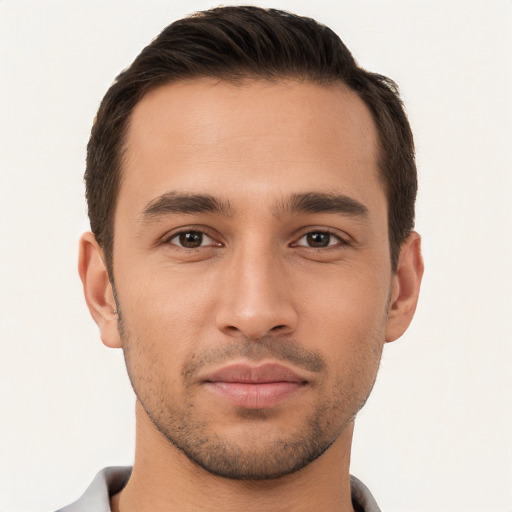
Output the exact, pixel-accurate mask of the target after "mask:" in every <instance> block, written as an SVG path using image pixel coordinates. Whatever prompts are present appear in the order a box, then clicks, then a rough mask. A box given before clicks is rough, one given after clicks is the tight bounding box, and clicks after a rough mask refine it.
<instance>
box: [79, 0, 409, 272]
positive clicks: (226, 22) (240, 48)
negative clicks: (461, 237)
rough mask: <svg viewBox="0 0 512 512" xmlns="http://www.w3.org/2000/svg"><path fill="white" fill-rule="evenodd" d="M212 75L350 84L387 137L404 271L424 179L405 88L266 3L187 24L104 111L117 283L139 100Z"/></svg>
mask: <svg viewBox="0 0 512 512" xmlns="http://www.w3.org/2000/svg"><path fill="white" fill-rule="evenodd" d="M202 77H210V78H214V79H220V80H224V81H228V82H231V83H239V82H240V81H242V80H244V79H248V78H249V79H251V78H259V79H264V80H268V81H279V80H283V79H294V80H299V81H306V82H310V83H314V84H319V85H328V84H334V83H338V84H344V85H346V86H347V87H348V88H349V89H351V90H352V91H354V92H355V93H356V94H357V95H358V96H359V97H360V98H361V100H362V101H363V102H364V103H365V105H366V106H367V108H368V110H369V111H370V112H371V114H372V117H373V121H374V123H375V126H376V129H377V133H378V145H379V154H378V166H379V178H380V179H381V182H382V186H383V188H384V190H385V193H386V198H387V201H388V228H389V231H388V232H389V249H390V255H391V266H392V269H393V270H395V269H396V265H397V262H398V255H399V252H400V247H401V245H402V243H403V242H404V241H405V239H406V238H407V236H408V235H409V233H410V232H411V230H412V228H413V226H414V203H415V199H416V191H417V174H416V165H415V160H414V143H413V137H412V133H411V129H410V126H409V123H408V120H407V117H406V114H405V112H404V109H403V105H402V102H401V100H400V97H399V95H398V88H397V86H396V84H395V83H394V82H393V81H392V80H390V79H389V78H386V77H385V76H382V75H379V74H376V73H371V72H369V71H366V70H364V69H362V68H361V67H359V66H358V65H357V63H356V61H355V60H354V58H353V57H352V54H351V53H350V51H349V50H348V48H347V47H346V46H345V45H344V43H343V42H342V41H341V39H340V38H339V37H338V36H337V35H336V34H335V33H334V32H333V31H332V30H331V29H329V28H328V27H326V26H323V25H321V24H319V23H317V22H316V21H315V20H312V19H310V18H305V17H300V16H296V15H294V14H291V13H287V12H283V11H278V10H266V9H261V8H257V7H249V6H246V7H222V8H216V9H211V10H209V11H205V12H199V13H197V14H195V15H193V16H190V17H188V18H185V19H182V20H178V21H176V22H174V23H172V24H171V25H169V26H168V27H167V28H166V29H164V30H163V31H162V33H161V34H160V35H159V36H158V37H157V38H156V39H155V40H154V41H153V42H152V43H151V44H150V45H149V46H147V47H146V48H145V49H144V50H143V51H142V52H141V53H140V55H139V56H138V57H137V58H136V59H135V61H134V62H133V63H132V65H131V66H130V67H129V68H127V69H126V70H124V71H123V72H122V73H121V74H120V75H119V76H118V77H117V79H116V81H115V83H114V84H113V85H112V87H111V88H110V89H109V90H108V92H107V93H106V95H105V97H104V98H103V101H102V103H101V106H100V108H99V111H98V114H97V117H96V120H95V123H94V126H93V129H92V133H91V138H90V140H89V145H88V152H87V168H86V172H85V182H86V197H87V202H88V212H89V218H90V222H91V229H92V232H93V233H94V235H95V237H96V240H97V241H98V243H99V244H100V245H101V246H102V248H103V250H104V253H105V258H106V261H107V265H108V268H109V271H110V273H111V277H112V266H113V260H112V253H113V245H114V240H115V233H114V217H115V211H116V204H117V195H118V192H119V187H120V183H121V180H122V163H123V155H124V150H125V141H126V131H127V128H128V125H129V122H130V117H131V113H132V111H133V109H134V108H135V106H136V105H137V103H138V102H139V101H140V100H141V99H142V98H143V97H144V96H145V95H146V94H147V93H148V92H149V91H151V90H152V89H155V88H156V87H158V86H161V85H163V84H166V83H172V82H178V81H182V80H190V79H193V78H202Z"/></svg>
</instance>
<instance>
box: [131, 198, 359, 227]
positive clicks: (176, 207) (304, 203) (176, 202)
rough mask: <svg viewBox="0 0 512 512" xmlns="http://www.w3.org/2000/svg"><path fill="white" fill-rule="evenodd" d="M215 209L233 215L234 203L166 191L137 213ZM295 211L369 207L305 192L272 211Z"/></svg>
mask: <svg viewBox="0 0 512 512" xmlns="http://www.w3.org/2000/svg"><path fill="white" fill-rule="evenodd" d="M192 213H215V214H219V215H224V216H232V215H233V213H234V210H233V207H232V206H231V204H230V203H229V201H227V200H223V199H219V198H217V197H214V196H212V195H209V194H186V193H178V192H167V193H166V194H162V195H161V196H159V197H157V198H155V199H153V200H152V201H150V202H149V203H148V204H147V205H146V207H145V208H144V209H143V210H142V212H141V213H140V216H139V217H140V220H141V222H142V223H147V222H151V221H153V220H158V219H159V218H160V217H163V216H165V215H169V214H192ZM294 213H336V214H341V215H347V216H350V217H361V218H366V217H368V208H367V207H366V206H364V205H363V204H362V203H360V202H359V201H357V200H356V199H353V198H351V197H349V196H346V195H343V194H329V193H322V192H306V193H302V194H292V195H291V196H290V197H289V198H286V199H283V200H282V201H280V202H278V204H277V205H276V207H275V208H274V209H273V214H274V215H275V216H276V217H279V216H281V215H283V214H294Z"/></svg>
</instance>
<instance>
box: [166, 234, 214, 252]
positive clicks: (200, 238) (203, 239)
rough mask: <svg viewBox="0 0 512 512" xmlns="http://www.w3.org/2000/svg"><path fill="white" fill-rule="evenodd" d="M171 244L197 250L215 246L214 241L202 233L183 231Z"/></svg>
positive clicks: (171, 240)
mask: <svg viewBox="0 0 512 512" xmlns="http://www.w3.org/2000/svg"><path fill="white" fill-rule="evenodd" d="M169 242H170V243H172V244H174V245H177V246H178V247H183V248H184V249H197V248H199V247H203V246H205V245H214V241H213V240H212V239H211V238H210V237H209V236H208V235H206V234H205V233H202V232H201V231H183V232H182V233H178V234H176V235H174V236H173V237H172V238H171V239H169Z"/></svg>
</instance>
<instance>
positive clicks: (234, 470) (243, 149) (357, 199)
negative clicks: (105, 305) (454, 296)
mask: <svg viewBox="0 0 512 512" xmlns="http://www.w3.org/2000/svg"><path fill="white" fill-rule="evenodd" d="M126 150H127V151H126V155H125V159H124V163H123V170H122V174H123V177H122V183H121V188H120V192H119V197H118V205H117V209H116V215H115V228H114V232H115V243H114V252H113V268H114V280H115V285H116V292H117V299H118V308H119V312H120V315H121V317H120V327H121V329H120V331H121V338H122V344H123V349H124V351H125V357H126V362H127V367H128V373H129V375H130V378H131V381H132V384H133V386H134V389H135V392H136V394H137V396H138V399H139V400H140V402H141V403H142V405H143V407H144V409H145V411H146V412H147V414H148V415H149V417H150V418H151V420H152V421H153V423H154V424H155V425H156V426H157V427H158V429H159V430H160V431H161V432H162V433H163V434H164V435H165V436H166V437H167V439H168V440H169V441H171V442H172V443H173V444H174V445H175V446H177V447H178V448H179V449H181V450H182V451H183V452H184V453H185V454H186V455H187V456H188V457H189V458H190V459H191V460H193V461H195V462H196V463H198V464H199V465H201V466H203V467H205V468H206V469H208V470H209V471H210V472H212V473H215V474H220V475H223V476H227V477H232V478H253V479H260V478H271V477H278V476H281V475H284V474H287V473H290V472H293V471H295V470H297V469H300V468H301V467H303V466H305V465H306V464H308V463H309V462H311V461H312V460H314V459H315V458H317V457H318V456H319V455H321V454H322V453H323V452H324V451H325V450H326V449H327V448H328V447H329V446H330V445H331V444H332V443H333V442H335V440H336V439H337V438H338V436H340V434H341V433H342V432H343V431H344V429H345V428H346V427H347V425H349V424H350V423H351V421H352V420H353V418H354V416H355V414H356V413H357V411H358V410H359V409H360V407H361V406H362V405H363V404H364V402H365V400H366V398H367V397H368V394H369V392H370V390H371V388H372V385H373V383H374V380H375V376H376V373H377V368H378V364H379V360H380V356H381V351H382V346H383V343H384V340H385V336H386V326H387V320H388V308H389V299H390V296H391V294H392V288H393V286H392V283H393V275H392V272H391V267H390V259H389V245H388V231H387V205H386V198H385V194H384V190H383V186H382V184H381V182H380V180H379V177H378V171H377V156H378V155H377V135H376V131H375V127H374V124H373V121H372V118H371V115H370V113H369V111H368V110H367V108H366V107H365V106H364V104H363V102H362V101H361V100H360V99H359V98H358V97H357V96H356V95H355V94H354V93H353V92H351V91H349V90H347V89H346V88H345V87H343V86H341V85H332V86H328V87H327V86H325V87H324V86H319V85H313V84H310V83H297V82H293V81H282V82H279V83H270V82H266V81H247V82H245V83H243V84H236V85H234V84H230V83H226V82H215V81H212V80H206V79H201V80H199V79H198V80H194V81H190V82H186V83H175V84H171V85H166V86H162V87H159V88H158V89H156V90H154V91H152V92H150V93H149V94H147V95H146V96H145V97H144V98H143V99H142V101H141V102H140V103H139V104H138V105H137V106H136V108H135V110H134V112H133V115H132V117H131V122H130V126H129V130H128V133H127V139H126Z"/></svg>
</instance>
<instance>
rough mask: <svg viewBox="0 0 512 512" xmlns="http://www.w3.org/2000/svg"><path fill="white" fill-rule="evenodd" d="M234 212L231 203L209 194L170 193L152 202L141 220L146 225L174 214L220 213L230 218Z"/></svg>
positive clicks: (141, 216) (145, 209)
mask: <svg viewBox="0 0 512 512" xmlns="http://www.w3.org/2000/svg"><path fill="white" fill-rule="evenodd" d="M232 211H233V209H232V207H231V205H230V204H229V201H224V200H221V199H219V198H217V197H213V196H211V195H209V194H182V193H177V192H168V193H166V194H163V195H161V196H159V197H157V198H156V199H153V200H152V201H150V202H149V203H148V204H147V205H146V207H145V208H144V210H142V212H141V213H140V219H141V221H142V222H144V223H145V222H150V221H151V220H157V219H158V218H160V217H162V216H164V215H168V214H172V213H182V214H183V213H184V214H187V213H218V214H221V215H226V216H230V215H231V214H232Z"/></svg>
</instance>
